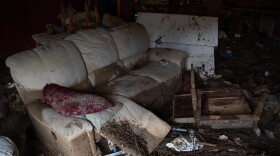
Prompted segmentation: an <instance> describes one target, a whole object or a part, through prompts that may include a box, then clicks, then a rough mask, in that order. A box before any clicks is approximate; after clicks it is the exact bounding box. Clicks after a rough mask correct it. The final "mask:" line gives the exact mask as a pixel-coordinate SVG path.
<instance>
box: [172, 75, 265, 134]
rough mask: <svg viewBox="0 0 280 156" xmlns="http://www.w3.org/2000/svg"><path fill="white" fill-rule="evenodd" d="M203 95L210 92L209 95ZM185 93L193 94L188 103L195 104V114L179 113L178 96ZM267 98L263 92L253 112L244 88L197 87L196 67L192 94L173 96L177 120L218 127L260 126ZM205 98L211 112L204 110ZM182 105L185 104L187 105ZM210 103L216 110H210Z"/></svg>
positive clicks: (187, 96) (192, 77) (180, 96)
mask: <svg viewBox="0 0 280 156" xmlns="http://www.w3.org/2000/svg"><path fill="white" fill-rule="evenodd" d="M203 96H206V98H204V97H203ZM183 97H185V98H186V99H187V98H189V97H191V100H189V101H186V103H185V105H187V104H191V105H192V108H193V110H190V111H193V112H194V113H193V116H186V117H182V115H179V116H178V115H177V114H176V113H178V112H176V111H178V109H177V108H176V106H177V104H176V100H177V99H178V98H183ZM203 98H204V99H203ZM265 100H266V94H264V95H262V96H261V98H260V101H259V103H258V104H257V107H256V109H255V111H254V112H252V111H251V110H250V108H249V105H248V103H247V101H246V100H245V98H244V96H243V95H242V93H241V89H236V88H214V89H210V90H209V89H208V90H201V89H195V72H194V70H192V71H191V94H182V95H175V96H174V98H173V121H174V122H176V123H193V124H194V125H195V126H196V127H201V126H210V127H211V128H215V129H221V128H254V127H257V123H258V120H260V116H261V114H262V110H263V108H264V103H265ZM203 101H204V102H205V101H206V103H207V112H208V113H203V110H205V108H203V107H205V104H204V103H203ZM177 107H178V106H177ZM179 107H181V108H183V107H184V106H179ZM210 107H212V110H214V111H212V112H209V110H211V108H210ZM179 109H180V108H179ZM215 109H217V110H215ZM179 111H180V110H179ZM184 111H186V110H184ZM217 112H218V113H217Z"/></svg>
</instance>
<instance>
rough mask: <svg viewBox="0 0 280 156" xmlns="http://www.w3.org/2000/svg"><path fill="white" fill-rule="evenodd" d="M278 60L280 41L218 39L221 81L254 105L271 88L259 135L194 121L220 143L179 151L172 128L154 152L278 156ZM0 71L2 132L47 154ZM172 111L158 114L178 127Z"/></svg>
mask: <svg viewBox="0 0 280 156" xmlns="http://www.w3.org/2000/svg"><path fill="white" fill-rule="evenodd" d="M227 47H229V48H227ZM225 49H230V50H231V52H232V55H227V53H225ZM279 59H280V44H279V41H275V40H270V39H268V38H265V39H264V38H256V37H254V38H253V37H251V38H227V39H223V40H219V47H218V48H217V49H216V52H215V61H216V62H215V64H216V74H217V75H221V76H222V80H221V81H226V83H227V84H231V85H233V84H234V85H239V86H240V87H242V88H243V89H244V90H245V91H246V93H248V94H247V95H248V101H249V102H250V103H253V104H254V103H257V101H258V100H259V97H260V95H261V94H262V93H263V92H268V98H267V100H266V102H265V108H264V111H263V114H262V116H261V120H260V122H259V124H258V126H259V128H260V131H261V135H260V136H257V135H256V133H255V131H254V130H253V129H223V130H214V129H210V128H204V129H202V128H200V129H195V128H193V127H192V125H184V126H186V127H187V128H188V129H192V128H193V129H194V130H195V132H196V134H198V135H199V136H200V137H202V138H203V139H204V140H205V142H207V143H210V144H215V145H216V147H204V148H202V149H201V150H198V151H195V152H175V151H173V150H171V149H168V148H167V147H166V146H165V144H166V143H168V142H170V141H172V140H173V139H174V138H176V137H177V136H178V134H175V133H174V132H170V134H168V136H167V137H166V138H165V139H164V140H163V142H162V143H161V144H160V145H159V146H158V148H157V149H156V150H155V151H154V152H153V153H152V154H151V155H154V156H161V155H165V156H166V155H219V156H221V155H224V156H228V155H260V156H264V155H279V154H280V139H279V138H280V112H279V111H278V107H279V106H280V105H279V102H278V101H279V100H280V99H279V98H280V81H279V79H280V62H279ZM0 69H1V73H0V74H1V75H0V87H1V88H0V89H1V101H0V104H2V103H5V100H6V101H7V105H8V108H9V109H8V110H7V115H6V117H4V118H1V119H0V136H1V135H3V136H7V137H10V138H11V139H12V140H14V141H15V143H16V145H17V146H18V148H19V151H20V153H21V154H22V155H28V156H30V155H35V156H38V155H48V154H47V151H46V150H45V149H44V147H43V146H42V145H41V144H40V142H39V141H38V139H37V138H36V135H35V132H34V130H33V128H32V124H31V122H30V120H29V118H28V116H27V114H26V112H25V110H24V106H23V104H22V102H21V101H20V98H19V97H18V95H17V92H16V90H15V88H7V86H8V85H9V83H10V82H12V79H11V76H10V74H9V70H8V69H7V67H5V64H4V60H1V61H0ZM171 109H172V107H171V105H170V104H169V105H166V106H165V107H164V108H163V110H162V111H161V112H155V113H156V114H157V115H158V116H159V117H161V118H162V119H164V120H165V121H167V122H168V123H170V125H172V126H174V127H176V126H178V125H176V124H174V123H172V118H171V116H172V114H171V112H172V110H171ZM265 132H267V133H265ZM271 134H273V136H272V135H271ZM221 135H225V136H227V137H228V139H227V140H219V139H218V138H219V136H221Z"/></svg>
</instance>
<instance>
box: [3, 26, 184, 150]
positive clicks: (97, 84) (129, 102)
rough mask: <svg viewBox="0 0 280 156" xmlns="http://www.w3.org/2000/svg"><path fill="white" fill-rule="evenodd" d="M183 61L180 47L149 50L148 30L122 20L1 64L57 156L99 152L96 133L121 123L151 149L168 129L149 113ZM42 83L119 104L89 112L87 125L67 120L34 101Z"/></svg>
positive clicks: (170, 91) (173, 85) (166, 96)
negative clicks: (126, 125)
mask: <svg viewBox="0 0 280 156" xmlns="http://www.w3.org/2000/svg"><path fill="white" fill-rule="evenodd" d="M185 58H186V53H185V52H182V51H179V50H175V49H163V48H149V40H148V35H147V32H146V30H145V28H144V27H143V26H142V25H141V24H138V23H126V24H125V25H122V26H118V27H115V28H111V29H109V30H107V29H103V28H97V29H90V30H83V31H79V32H78V33H75V34H72V35H70V36H68V37H66V38H65V40H63V41H59V42H54V43H51V44H49V45H47V46H41V47H37V48H35V49H32V50H28V51H24V52H21V53H17V54H15V55H13V56H11V57H9V58H7V60H6V65H7V66H8V67H10V71H11V75H12V77H13V79H14V81H15V82H16V83H17V90H18V92H19V94H20V96H21V98H22V100H23V101H24V103H25V104H26V107H27V110H28V113H29V117H30V118H31V121H32V123H33V125H34V127H35V129H36V131H37V133H38V136H39V138H40V139H41V140H42V142H43V143H44V144H45V146H46V147H48V149H50V151H51V152H52V153H53V154H54V155H99V154H100V151H99V150H98V148H97V146H96V144H95V143H96V142H97V141H99V140H100V138H101V137H100V135H101V136H102V133H100V129H101V128H102V126H104V125H105V124H106V123H108V122H109V121H112V120H121V119H122V120H127V121H129V123H130V124H132V125H133V124H134V125H136V127H137V128H138V130H137V128H136V129H135V133H138V134H139V135H141V136H143V137H144V139H145V140H146V141H147V142H148V149H149V152H151V151H152V150H154V149H155V147H156V146H157V145H158V144H159V143H160V142H161V140H162V139H163V138H164V137H165V136H166V135H167V133H168V132H169V130H170V126H169V125H168V124H166V123H165V122H164V121H162V120H161V119H159V118H158V117H156V116H155V115H154V114H153V113H151V112H150V111H149V110H150V109H151V110H158V109H160V107H161V106H162V105H163V104H165V103H167V102H168V101H170V100H171V99H172V96H173V95H174V94H175V93H176V92H177V91H178V90H179V89H180V87H181V80H182V78H181V73H182V69H183V67H184V62H185ZM47 83H56V84H59V85H62V86H65V87H70V88H75V89H77V90H82V91H87V92H94V93H96V94H99V95H103V96H106V97H107V98H108V99H110V100H111V101H112V102H114V103H116V106H115V107H113V108H110V109H108V110H105V111H102V112H99V113H95V114H89V115H86V116H85V117H86V118H87V119H88V120H89V119H90V121H92V122H89V121H88V120H85V119H82V118H76V117H64V116H61V115H60V114H58V113H57V112H55V111H54V110H53V109H51V108H50V107H49V106H48V105H46V104H44V103H43V102H41V101H39V100H38V99H42V89H43V87H44V86H45V85H46V84H47ZM143 107H144V108H143ZM93 121H94V122H93ZM139 125H141V126H139ZM139 129H142V130H141V131H139ZM94 132H95V133H94ZM103 137H106V136H104V135H103Z"/></svg>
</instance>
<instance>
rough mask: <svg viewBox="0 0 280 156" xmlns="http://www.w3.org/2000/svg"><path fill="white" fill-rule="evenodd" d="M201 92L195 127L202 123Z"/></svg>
mask: <svg viewBox="0 0 280 156" xmlns="http://www.w3.org/2000/svg"><path fill="white" fill-rule="evenodd" d="M201 96H202V95H201V94H198V96H197V97H198V101H197V108H196V112H195V127H198V126H199V125H200V117H201V98H202V97H201Z"/></svg>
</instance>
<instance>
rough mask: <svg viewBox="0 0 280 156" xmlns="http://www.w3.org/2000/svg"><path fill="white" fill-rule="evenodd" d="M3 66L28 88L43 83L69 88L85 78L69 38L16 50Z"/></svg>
mask: <svg viewBox="0 0 280 156" xmlns="http://www.w3.org/2000/svg"><path fill="white" fill-rule="evenodd" d="M6 65H7V66H8V67H10V69H11V75H12V77H13V79H14V81H15V82H16V83H18V84H19V85H21V86H23V87H24V88H26V89H28V90H42V89H43V87H44V86H45V85H46V84H47V83H57V84H59V85H62V86H66V87H70V86H73V85H75V84H78V83H80V82H82V81H85V80H86V79H87V72H86V68H85V65H84V62H83V59H82V57H81V55H80V53H79V50H78V49H77V48H76V47H75V45H74V44H73V43H71V42H69V41H60V42H54V43H51V44H48V45H47V46H41V47H38V48H35V49H33V50H28V51H24V52H21V53H17V54H15V55H13V56H12V57H9V58H7V60H6Z"/></svg>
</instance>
